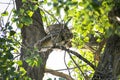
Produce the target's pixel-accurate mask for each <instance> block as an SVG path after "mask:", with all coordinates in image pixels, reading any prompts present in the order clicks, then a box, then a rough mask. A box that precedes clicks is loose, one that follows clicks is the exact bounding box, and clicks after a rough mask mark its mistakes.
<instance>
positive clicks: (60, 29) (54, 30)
mask: <svg viewBox="0 0 120 80" xmlns="http://www.w3.org/2000/svg"><path fill="white" fill-rule="evenodd" d="M48 34H50V35H51V40H52V42H53V44H55V45H65V44H67V43H68V42H70V39H71V38H72V37H73V34H72V33H71V31H70V30H69V29H68V27H67V26H66V25H65V24H53V25H50V26H49V27H48Z"/></svg>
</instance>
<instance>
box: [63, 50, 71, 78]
mask: <svg viewBox="0 0 120 80" xmlns="http://www.w3.org/2000/svg"><path fill="white" fill-rule="evenodd" d="M65 58H66V51H65V54H64V63H65V66H66V68H67V70H68V73H69V75H70V76H71V73H70V70H69V67H68V66H67V63H66V60H65Z"/></svg>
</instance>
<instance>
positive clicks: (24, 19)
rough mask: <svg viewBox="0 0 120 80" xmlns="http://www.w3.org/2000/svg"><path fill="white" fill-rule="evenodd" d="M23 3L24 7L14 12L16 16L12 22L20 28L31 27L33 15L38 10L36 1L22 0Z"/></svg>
mask: <svg viewBox="0 0 120 80" xmlns="http://www.w3.org/2000/svg"><path fill="white" fill-rule="evenodd" d="M22 2H23V6H22V7H21V8H20V9H19V10H13V13H14V15H13V18H12V21H13V22H15V23H16V24H17V26H18V27H19V28H22V27H23V25H25V26H29V25H30V24H32V22H33V20H32V16H33V13H34V11H36V10H37V9H38V3H37V1H36V0H32V1H27V0H22Z"/></svg>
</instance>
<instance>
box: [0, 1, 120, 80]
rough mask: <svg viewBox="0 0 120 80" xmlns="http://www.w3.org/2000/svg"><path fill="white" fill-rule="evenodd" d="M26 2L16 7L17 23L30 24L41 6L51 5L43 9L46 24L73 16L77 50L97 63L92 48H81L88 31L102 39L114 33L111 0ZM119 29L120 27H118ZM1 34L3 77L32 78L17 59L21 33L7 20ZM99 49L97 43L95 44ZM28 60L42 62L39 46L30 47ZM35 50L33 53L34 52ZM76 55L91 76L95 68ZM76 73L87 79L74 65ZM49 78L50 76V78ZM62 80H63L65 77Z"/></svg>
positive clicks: (0, 76) (0, 68) (0, 71)
mask: <svg viewBox="0 0 120 80" xmlns="http://www.w3.org/2000/svg"><path fill="white" fill-rule="evenodd" d="M22 2H23V6H22V7H21V8H20V9H19V10H13V13H14V14H13V17H12V22H13V23H16V24H17V26H18V27H19V28H22V27H23V26H29V25H30V24H32V23H33V19H32V16H33V14H34V12H35V11H36V10H37V9H38V7H40V8H41V7H44V6H46V5H47V6H48V7H47V8H49V9H48V10H44V9H42V8H41V10H42V20H43V22H44V24H46V25H50V24H54V23H58V22H61V23H64V22H63V20H64V21H65V22H66V21H67V20H68V19H69V18H71V17H72V20H71V21H70V25H72V27H73V29H72V32H73V35H74V37H73V39H72V45H73V47H75V48H77V49H78V52H79V53H80V54H81V55H82V56H83V57H84V58H86V59H87V60H89V61H90V62H92V63H93V64H94V65H96V64H97V63H96V62H95V61H94V55H93V53H92V52H91V51H83V50H82V49H81V48H83V46H84V45H85V43H87V42H88V41H89V40H90V38H89V34H94V36H97V37H98V38H97V42H101V41H102V40H103V38H107V37H109V36H110V35H111V34H113V26H112V25H111V24H110V23H109V21H108V16H107V15H108V12H109V11H110V10H111V7H112V6H113V5H114V4H112V0H52V1H48V0H44V1H40V3H38V2H37V1H36V0H22ZM8 14H9V13H8V12H7V11H5V12H3V13H2V14H1V15H2V16H8ZM116 29H117V32H116V33H118V31H119V30H120V28H119V27H118V28H116ZM1 33H2V35H0V65H1V66H0V79H4V80H7V79H9V80H13V79H16V80H19V79H23V80H31V79H30V78H28V77H26V71H25V69H24V68H23V67H22V61H15V60H14V56H13V54H12V53H13V52H14V51H17V49H18V47H19V46H20V44H19V43H18V42H16V40H15V39H14V37H16V36H17V35H18V34H17V32H16V31H14V30H13V27H12V26H11V25H10V23H7V24H6V25H5V27H2V29H1ZM95 49H96V47H95ZM27 53H28V54H27V55H30V56H29V57H26V60H25V61H26V62H27V63H28V65H29V66H32V67H34V66H37V67H39V66H40V65H41V64H42V59H41V58H40V57H39V55H38V54H37V50H36V49H34V50H28V52H27ZM32 53H34V54H32ZM73 59H75V61H76V62H77V64H78V65H79V66H80V69H81V70H82V72H83V73H84V74H86V75H87V76H89V77H91V76H92V75H93V72H94V70H93V69H92V68H91V67H89V66H88V65H87V64H86V63H84V62H83V61H81V60H80V59H78V58H76V56H73ZM14 64H17V65H18V66H19V71H16V69H15V68H14ZM68 66H69V67H76V65H75V64H74V63H73V61H72V60H71V61H70V62H69V63H68ZM74 72H75V73H74V74H73V76H75V77H77V79H78V80H84V77H83V73H82V72H81V71H80V70H79V69H78V68H75V69H74ZM48 80H51V78H49V79H48ZM60 80H63V79H62V78H61V79H60Z"/></svg>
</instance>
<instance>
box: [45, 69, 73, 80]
mask: <svg viewBox="0 0 120 80" xmlns="http://www.w3.org/2000/svg"><path fill="white" fill-rule="evenodd" d="M45 72H46V73H50V74H53V75H55V76H59V77H63V78H65V79H66V80H74V79H73V78H72V77H70V76H69V75H67V74H64V73H62V72H58V71H56V70H52V69H45Z"/></svg>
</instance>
